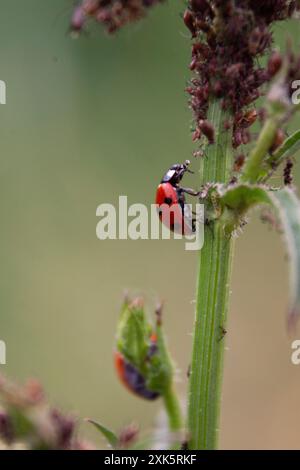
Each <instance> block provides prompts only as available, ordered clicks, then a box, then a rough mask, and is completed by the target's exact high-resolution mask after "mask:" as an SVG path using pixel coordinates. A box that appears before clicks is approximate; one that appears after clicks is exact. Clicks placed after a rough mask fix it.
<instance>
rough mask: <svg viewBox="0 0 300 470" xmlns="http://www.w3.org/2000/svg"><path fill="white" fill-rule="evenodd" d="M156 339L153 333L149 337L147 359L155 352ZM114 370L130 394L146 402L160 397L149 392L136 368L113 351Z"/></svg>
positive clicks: (155, 393) (117, 352)
mask: <svg viewBox="0 0 300 470" xmlns="http://www.w3.org/2000/svg"><path fill="white" fill-rule="evenodd" d="M156 342H157V337H156V335H155V333H153V334H152V335H151V337H150V347H149V351H148V355H147V358H148V359H150V358H151V357H152V356H153V355H154V354H155V353H156V352H157V344H156ZM114 360H115V368H116V371H117V375H118V377H119V379H120V381H121V382H122V384H123V385H125V387H126V388H127V389H128V390H129V391H130V392H132V393H134V394H135V395H137V396H139V397H140V398H145V399H146V400H155V399H156V398H158V397H159V396H160V394H159V393H158V392H155V391H153V390H149V389H148V388H147V386H146V381H145V378H144V377H143V375H142V374H141V373H140V372H139V371H138V370H137V368H136V367H135V366H134V365H132V364H131V363H130V362H128V361H127V360H126V359H125V358H124V356H123V355H122V354H121V353H120V352H119V351H115V354H114Z"/></svg>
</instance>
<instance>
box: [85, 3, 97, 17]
mask: <svg viewBox="0 0 300 470" xmlns="http://www.w3.org/2000/svg"><path fill="white" fill-rule="evenodd" d="M82 8H83V10H84V12H85V13H86V14H87V15H94V14H95V13H96V12H97V10H98V9H99V0H84V2H83V5H82Z"/></svg>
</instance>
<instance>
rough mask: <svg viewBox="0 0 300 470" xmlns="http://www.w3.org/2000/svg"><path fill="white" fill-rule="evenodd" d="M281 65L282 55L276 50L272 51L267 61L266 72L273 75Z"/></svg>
mask: <svg viewBox="0 0 300 470" xmlns="http://www.w3.org/2000/svg"><path fill="white" fill-rule="evenodd" d="M281 66H282V56H281V54H280V53H279V52H278V51H275V52H273V54H272V55H271V57H270V59H269V61H268V67H267V70H268V73H269V74H270V76H271V77H274V75H276V73H277V72H278V71H279V70H280V69H281Z"/></svg>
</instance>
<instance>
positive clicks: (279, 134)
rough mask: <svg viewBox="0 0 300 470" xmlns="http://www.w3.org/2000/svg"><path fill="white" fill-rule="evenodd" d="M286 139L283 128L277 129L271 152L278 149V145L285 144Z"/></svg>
mask: <svg viewBox="0 0 300 470" xmlns="http://www.w3.org/2000/svg"><path fill="white" fill-rule="evenodd" d="M284 139H285V133H284V131H283V130H282V129H277V131H276V134H275V137H274V140H273V143H272V145H271V147H270V150H269V152H270V154H272V153H274V152H275V150H277V149H278V147H280V146H281V145H282V144H283V142H284Z"/></svg>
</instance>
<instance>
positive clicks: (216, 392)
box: [188, 103, 233, 449]
mask: <svg viewBox="0 0 300 470" xmlns="http://www.w3.org/2000/svg"><path fill="white" fill-rule="evenodd" d="M208 119H209V120H210V122H212V124H213V125H214V127H215V131H216V143H215V144H214V145H211V146H209V148H208V155H207V158H205V159H204V160H203V161H202V163H201V169H200V174H201V180H202V181H201V182H202V183H207V182H221V183H222V182H223V183H224V182H226V181H228V179H229V175H230V170H231V167H232V155H231V152H230V134H229V133H228V132H224V130H223V122H224V119H225V116H224V113H223V112H222V111H221V110H220V108H219V105H218V103H213V104H212V105H211V106H210V110H209V115H208ZM232 248H233V241H232V238H231V237H229V236H227V235H225V233H224V230H223V227H222V225H221V223H220V222H219V221H216V222H213V221H211V222H210V223H209V224H208V225H206V226H205V239H204V246H203V248H202V250H201V251H200V260H199V272H198V285H197V298H196V320H195V327H194V339H193V354H192V363H191V376H190V390H189V409H188V427H189V435H190V442H189V448H190V449H215V448H216V446H217V439H218V425H219V424H218V423H219V414H220V401H221V386H222V375H223V353H224V338H223V336H224V332H225V331H224V330H225V326H226V317H227V309H228V298H229V287H230V273H231V258H232Z"/></svg>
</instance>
